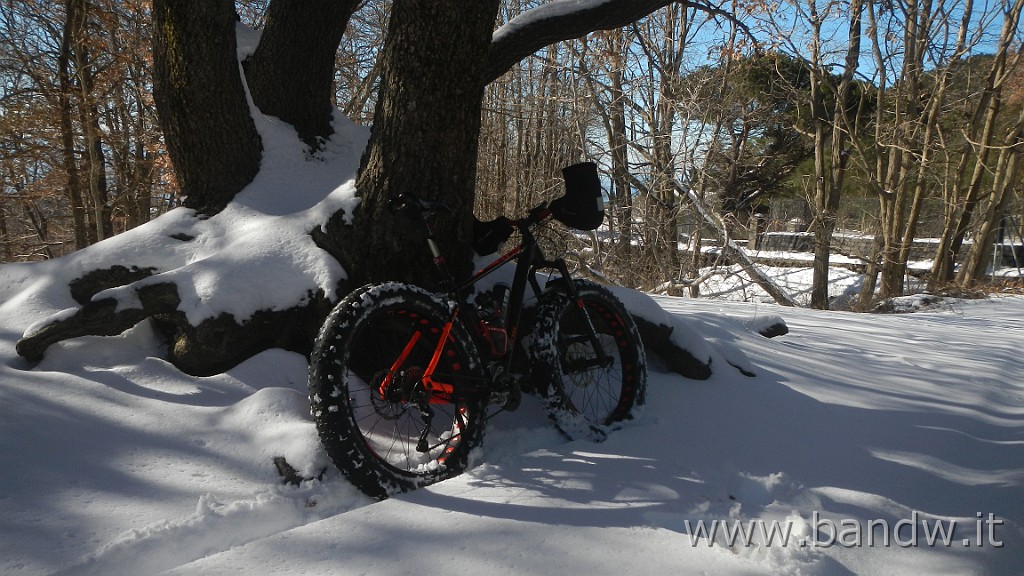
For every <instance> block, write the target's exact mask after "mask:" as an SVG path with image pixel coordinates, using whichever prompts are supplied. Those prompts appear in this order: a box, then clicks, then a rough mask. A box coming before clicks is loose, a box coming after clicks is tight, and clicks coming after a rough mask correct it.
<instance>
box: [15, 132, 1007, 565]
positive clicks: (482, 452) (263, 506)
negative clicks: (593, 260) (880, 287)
mask: <svg viewBox="0 0 1024 576" xmlns="http://www.w3.org/2000/svg"><path fill="white" fill-rule="evenodd" d="M257 121H258V126H259V129H260V131H261V133H262V134H263V138H264V146H265V154H266V157H265V159H264V164H263V167H262V171H261V173H260V175H259V177H258V178H257V179H256V181H255V182H253V184H252V185H250V187H249V188H247V189H246V190H245V191H244V192H243V193H242V194H241V195H240V196H239V197H238V198H237V200H236V201H235V202H234V203H232V204H231V205H230V206H229V207H228V208H227V209H226V210H225V211H224V212H222V213H221V214H218V215H216V216H214V217H211V218H207V219H202V218H199V217H197V216H196V214H194V213H193V212H192V211H190V210H185V209H178V210H174V211H172V212H170V213H169V214H166V215H164V216H162V217H161V218H159V219H157V220H155V221H153V222H151V223H149V224H147V225H145V226H143V227H140V228H137V229H134V230H131V231H129V232H126V233H125V234H122V235H120V236H117V237H115V238H113V239H110V240H108V241H106V242H103V243H101V244H99V245H97V246H94V247H92V248H89V249H87V250H83V251H80V252H77V253H75V254H72V255H70V256H68V257H65V258H62V259H60V260H57V261H52V262H42V263H34V264H7V265H3V266H0V511H2V514H0V574H4V575H16V576H28V575H37V574H75V575H81V574H104V575H110V574H133V575H146V574H159V573H164V574H188V575H193V574H211V575H212V574H239V573H242V574H268V575H271V574H279V575H293V574H295V575H297V574H304V575H305V574H408V573H421V572H422V570H423V569H424V567H425V566H443V567H444V571H445V573H450V574H474V575H476V574H494V575H496V576H501V575H505V574H508V575H513V574H515V575H517V576H518V575H524V574H555V573H563V574H567V573H572V574H576V573H586V574H620V573H630V574H659V575H660V574H694V573H706V574H717V575H740V574H742V575H750V574H807V575H826V576H827V575H839V574H851V573H853V574H881V573H884V574H894V575H910V574H994V575H995V574H1014V573H1020V566H1022V565H1024V497H1022V496H1024V491H1022V487H1024V377H1022V376H1024V371H1022V370H1021V356H1022V350H1024V298H1021V297H999V298H991V299H987V300H977V301H974V300H972V301H966V300H949V299H946V300H943V301H941V303H940V305H934V303H933V305H932V306H930V307H927V308H925V309H923V310H922V309H921V307H920V306H919V305H915V306H912V309H914V310H916V312H914V313H911V314H900V315H869V314H852V313H846V312H827V311H815V310H809V309H803V308H782V307H779V306H776V305H774V304H770V303H764V302H759V301H755V302H738V301H730V300H728V299H726V298H728V297H732V296H735V295H736V293H737V291H739V292H741V293H747V292H746V291H750V290H753V289H752V288H750V283H749V282H746V283H745V284H742V286H741V287H740V288H736V287H735V286H733V287H729V288H727V287H719V288H718V289H717V290H718V292H719V296H720V297H721V298H722V299H683V298H670V297H662V296H655V297H650V296H647V295H643V294H640V293H637V292H633V291H628V290H624V289H617V290H616V293H617V294H618V295H619V296H620V297H621V298H622V299H623V300H624V301H626V302H627V305H628V306H629V307H630V308H631V309H632V310H633V311H634V312H635V313H637V314H641V315H643V316H645V317H647V318H650V319H654V320H657V321H661V322H663V323H666V324H669V325H671V326H674V327H675V332H674V334H673V337H674V338H675V339H676V341H677V342H678V343H680V344H681V345H683V346H686V347H687V348H688V349H689V350H691V351H693V352H694V354H695V355H696V356H698V357H701V358H709V359H710V360H711V363H712V368H713V371H714V373H713V375H712V376H711V378H709V379H708V380H704V381H695V380H688V379H686V378H683V377H680V376H678V375H674V374H671V373H668V372H667V371H666V370H665V369H664V366H663V364H662V363H661V361H660V360H659V359H658V358H657V357H653V356H652V357H651V358H650V362H649V364H650V370H651V373H650V382H649V388H648V400H647V406H646V408H645V410H644V412H643V415H642V416H641V417H640V419H639V420H637V421H635V422H631V423H629V424H627V425H626V426H625V427H623V428H622V429H621V430H617V431H615V432H614V433H613V434H611V435H610V437H609V439H608V440H607V441H606V442H603V443H600V444H594V443H590V442H587V441H573V442H570V441H567V440H566V439H565V438H564V437H563V436H561V435H560V434H559V433H558V432H557V431H556V429H555V428H554V427H553V426H552V425H551V424H550V423H549V422H548V420H547V418H546V416H545V414H544V413H543V411H542V409H541V406H540V402H539V401H538V400H537V399H536V398H534V397H527V398H525V399H524V402H523V406H522V407H521V408H520V409H519V410H518V411H517V412H515V413H509V414H501V415H499V416H498V417H496V418H494V419H492V420H491V421H490V422H489V423H488V430H487V437H486V439H485V444H484V446H483V447H482V448H481V449H479V450H477V451H476V452H475V454H474V457H473V462H472V463H471V467H470V469H469V470H468V471H467V472H466V473H465V474H463V475H462V476H459V477H457V478H454V479H451V480H448V481H445V482H443V483H441V484H437V485H434V486H431V487H428V488H424V489H421V490H418V491H416V492H413V493H409V494H405V495H401V496H398V497H394V498H392V499H390V500H387V501H385V502H381V503H377V502H374V501H371V500H370V499H369V498H367V497H366V496H364V495H362V494H361V493H360V492H359V491H358V490H357V489H355V488H354V487H353V486H352V485H351V484H350V483H348V482H347V481H346V479H345V478H344V477H343V476H342V475H341V474H340V473H339V472H338V471H337V470H336V469H334V468H333V466H332V465H331V464H330V462H329V460H328V458H327V456H326V454H325V453H324V451H323V449H322V447H321V446H320V443H319V441H318V438H317V434H316V430H315V427H314V424H313V421H312V419H311V417H310V415H309V402H308V399H307V397H306V371H307V360H306V359H305V358H303V357H301V356H299V355H296V354H294V353H290V352H286V351H283V350H277V349H274V350H268V351H266V352H263V353H261V354H259V355H257V356H255V357H253V358H251V359H249V360H247V361H246V362H244V363H242V364H241V365H239V366H237V367H235V368H233V369H231V370H229V371H227V372H226V373H224V374H221V375H218V376H212V377H193V376H188V375H186V374H183V373H181V372H180V371H178V370H177V369H175V368H174V367H173V366H172V365H171V364H169V363H168V362H167V361H165V360H164V359H163V358H165V357H166V350H164V349H163V344H162V342H161V340H160V339H159V338H158V337H157V336H156V334H155V333H154V331H153V329H152V328H151V327H150V325H149V324H148V323H146V322H143V323H142V324H139V325H138V326H136V327H135V328H133V329H131V330H129V331H127V332H125V333H124V334H121V335H119V336H113V337H82V338H76V339H73V340H68V341H65V342H61V343H58V344H56V345H54V346H51V347H50V348H49V349H48V350H47V352H46V355H45V357H44V359H43V360H42V362H40V363H39V364H38V365H30V364H28V363H27V362H26V361H25V360H23V359H21V358H20V357H18V356H17V354H16V353H15V351H14V346H15V342H16V341H17V340H18V339H19V338H20V337H22V335H23V334H25V333H26V332H27V331H28V332H31V331H33V330H35V329H37V328H38V327H40V326H41V324H40V322H43V321H47V320H50V321H52V320H53V319H58V318H64V317H67V315H68V314H70V313H72V312H69V309H73V308H75V307H77V303H76V302H74V300H73V299H72V298H71V297H70V294H69V293H68V290H67V282H68V281H69V280H71V279H73V278H77V277H79V276H81V275H82V274H83V273H84V272H86V271H88V270H91V269H93V268H96V267H105V266H110V265H113V264H120V265H123V266H128V267H130V266H138V267H155V268H157V270H156V275H155V276H153V277H151V278H150V279H148V280H145V281H143V283H145V282H154V281H161V279H162V280H167V279H170V280H174V281H175V282H177V283H178V284H179V286H182V287H183V288H185V287H190V288H189V289H187V290H183V294H182V295H183V299H184V300H183V303H182V309H183V310H184V311H186V312H187V314H188V316H189V318H190V319H191V320H193V321H195V320H196V319H200V318H204V317H209V316H210V315H213V314H218V313H220V312H224V311H227V312H230V313H232V314H235V315H236V316H237V317H238V318H245V317H247V315H248V314H251V313H252V312H253V311H255V310H258V309H261V308H276V309H281V308H284V307H288V306H291V305H294V304H295V303H297V300H298V299H301V298H303V297H305V295H306V294H307V293H308V292H309V291H311V290H316V289H323V290H324V291H325V292H327V293H328V294H332V295H333V296H334V297H337V296H339V295H337V294H333V289H334V286H335V284H336V282H337V281H338V280H339V279H341V278H343V274H344V271H343V270H341V269H340V267H339V266H338V265H337V263H335V262H334V261H333V260H331V259H330V258H329V257H328V256H326V254H324V253H323V252H322V251H320V250H319V249H318V248H316V247H315V245H313V244H312V242H311V241H310V240H309V237H308V232H309V231H310V230H311V229H312V228H314V227H315V226H318V225H322V224H323V223H324V222H325V221H326V219H327V217H328V216H329V215H330V214H331V213H333V212H334V211H336V210H338V209H345V210H346V211H347V213H351V209H352V207H353V206H354V202H355V199H354V196H353V188H352V182H351V181H352V177H353V175H354V171H355V169H356V165H357V162H358V158H359V153H360V151H361V148H362V145H363V143H365V138H366V131H365V129H363V128H359V127H356V126H353V125H351V124H350V123H348V122H347V121H346V120H344V119H341V118H339V119H337V120H336V123H335V126H336V131H337V132H338V133H337V135H336V136H335V137H334V138H333V139H332V140H331V141H330V142H329V143H328V144H327V147H326V149H325V152H323V153H322V154H320V155H318V156H317V157H316V158H309V157H307V155H306V153H305V152H304V151H303V149H302V147H301V146H300V145H299V144H298V141H297V138H296V137H295V135H294V132H293V131H291V130H290V129H289V128H288V127H287V126H284V125H283V124H281V123H280V122H278V121H276V120H274V119H272V118H264V117H259V118H258V119H257ZM181 234H184V235H186V236H187V237H188V238H191V239H190V240H170V239H169V237H170V236H172V235H181ZM776 272H777V273H780V274H783V275H785V276H786V277H787V278H788V279H789V282H790V284H788V285H787V286H788V287H789V288H790V289H791V290H794V291H795V292H800V291H801V290H805V287H804V284H803V280H802V279H804V280H805V279H806V277H807V276H806V274H805V273H803V272H796V271H793V272H787V271H781V272H779V271H776ZM739 278H740V277H739V275H732V276H730V277H729V281H730V282H735V283H739ZM775 279H776V281H779V280H780V278H779V276H778V274H777V275H776V277H775ZM837 282H839V284H838V285H837V286H838V287H837V294H842V293H844V292H845V291H847V290H848V289H849V288H850V286H851V285H852V282H853V281H852V280H847V277H846V276H843V275H840V274H837ZM136 286H138V284H136ZM132 290H133V288H120V289H112V290H108V291H107V292H106V293H104V294H103V296H111V297H115V298H117V299H118V300H119V301H120V302H121V303H122V305H124V306H131V305H132V304H133V302H134V300H133V294H132ZM750 293H752V292H750ZM754 300H757V299H756V298H754ZM918 304H919V303H918ZM779 320H781V321H783V322H785V324H786V325H787V326H788V327H789V333H788V334H786V335H784V336H781V337H778V338H774V339H767V338H764V337H761V336H759V335H758V334H757V333H756V329H757V328H759V327H761V326H764V325H766V324H769V323H777V322H778V321H779ZM745 373H749V374H752V376H750V375H746V374H745ZM279 456H280V457H285V458H286V459H287V461H288V463H290V464H291V465H292V466H293V467H294V468H295V469H296V470H297V471H298V472H299V474H301V475H303V476H305V477H310V478H316V477H319V478H320V479H318V480H317V479H314V480H311V481H308V482H303V483H302V484H301V485H299V486H292V485H287V484H284V483H282V480H281V477H280V476H279V475H278V473H277V471H276V469H275V466H274V458H275V457H279ZM990 515H991V516H990ZM713 521H721V522H727V521H728V522H731V521H737V522H742V523H745V524H746V523H753V524H749V525H750V526H760V525H759V524H756V523H757V522H764V523H770V522H773V521H775V522H777V523H779V524H778V526H785V527H786V529H787V533H788V534H790V535H791V536H792V538H793V541H791V542H789V543H788V545H782V544H781V542H778V541H770V542H769V541H767V540H766V538H764V537H763V536H759V535H755V537H754V538H753V540H752V541H751V542H750V543H749V544H745V543H743V542H742V541H736V540H733V541H732V542H730V538H728V535H727V534H725V533H724V527H723V532H719V533H718V534H717V537H715V538H714V539H707V538H704V539H700V538H697V536H696V532H697V528H696V526H697V524H698V523H699V522H705V523H706V525H708V526H710V523H711V522H713ZM872 521H874V522H876V523H877V524H878V525H882V524H883V523H884V525H886V526H888V527H890V528H893V529H894V528H895V527H896V526H899V525H900V523H901V522H904V523H905V524H904V528H905V530H903V531H902V532H899V531H897V532H896V533H894V534H892V537H893V539H892V540H891V541H890V542H889V544H888V545H884V544H883V543H881V536H882V535H881V534H876V535H875V536H876V538H877V539H876V541H874V542H873V543H872V545H868V543H867V538H868V535H867V534H866V533H861V532H857V533H856V534H855V533H854V532H844V534H845V535H844V536H843V539H842V540H840V543H833V544H832V545H830V546H826V545H824V544H823V542H827V541H828V538H829V536H831V535H834V534H838V532H839V531H842V530H846V529H849V527H851V526H862V527H867V526H868V525H869V522H872ZM912 521H913V522H914V529H913V530H911V527H910V524H909V523H910V522H912ZM939 521H942V522H947V523H951V522H953V521H955V522H956V523H957V525H956V528H957V529H956V532H955V535H954V537H953V538H952V540H951V541H950V545H949V546H946V545H943V544H941V543H939V544H936V545H928V543H927V537H928V535H929V534H928V533H927V532H926V530H925V529H924V528H923V527H921V526H922V523H923V522H928V523H930V526H934V525H935V523H936V522H939ZM745 524H744V525H745ZM765 525H767V524H765ZM729 526H732V527H735V526H738V525H737V524H730V525H729ZM868 532H870V531H868ZM979 534H980V535H981V536H978V535H979ZM857 538H860V540H861V542H860V544H859V545H857V543H856V540H857ZM692 539H696V541H694V540H692ZM797 539H803V541H804V543H805V545H804V546H800V545H799V544H798V543H797ZM807 542H810V543H811V545H806V544H807ZM897 542H908V543H909V544H908V545H901V544H898V543H897ZM999 543H1001V544H1002V545H1001V546H999V545H998V544H999ZM978 544H982V546H979V545H978Z"/></svg>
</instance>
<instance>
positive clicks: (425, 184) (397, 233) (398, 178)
mask: <svg viewBox="0 0 1024 576" xmlns="http://www.w3.org/2000/svg"><path fill="white" fill-rule="evenodd" d="M497 9H498V0H486V1H481V2H469V3H467V2H463V1H461V0H396V2H395V3H394V5H393V7H392V12H391V21H390V23H389V26H388V34H387V39H386V40H385V44H384V52H383V53H382V54H381V58H382V59H383V61H382V69H383V75H382V77H381V88H380V95H379V97H378V101H377V110H376V112H375V114H374V123H373V131H372V132H371V136H370V143H369V146H368V148H367V150H366V153H365V155H364V156H363V161H362V168H361V170H360V175H359V178H358V182H357V187H358V189H359V195H360V197H361V198H362V202H361V203H360V205H359V207H358V208H357V210H356V217H355V221H354V226H353V227H349V226H347V225H346V224H345V223H344V222H343V219H342V217H341V216H336V217H335V218H334V219H332V222H331V225H330V226H329V227H328V232H329V234H330V236H331V239H330V240H329V243H330V245H331V246H330V248H332V252H334V250H335V249H337V250H339V251H340V252H341V254H340V257H341V259H342V261H343V262H344V264H345V265H346V267H347V269H348V272H349V277H350V279H352V280H354V281H355V282H357V283H358V282H364V281H380V280H386V279H396V280H404V281H412V282H417V283H420V284H425V285H428V286H436V281H437V277H436V275H435V274H434V271H433V269H432V268H433V266H432V258H431V256H430V253H429V252H428V251H427V247H426V245H425V243H424V241H423V237H422V235H421V234H418V232H419V231H420V228H421V227H420V226H419V225H418V224H416V223H410V222H404V221H402V220H399V219H398V218H401V216H396V215H394V214H392V213H391V212H390V211H389V210H388V201H389V200H390V199H392V198H394V197H395V196H397V195H398V194H401V193H406V192H408V193H413V194H416V195H418V196H420V197H423V198H427V199H432V200H439V201H443V202H444V203H445V204H447V205H448V207H449V208H450V209H451V211H450V213H449V214H447V215H445V216H444V217H443V218H439V219H438V221H437V222H436V225H437V227H438V232H439V234H438V237H439V238H438V239H439V242H440V244H441V250H442V252H443V253H444V254H445V255H446V256H447V257H448V258H449V265H451V266H452V267H453V272H454V273H455V274H456V275H457V276H458V275H460V274H465V273H468V272H469V268H470V264H471V255H472V253H471V249H470V241H471V238H470V234H471V230H472V221H473V192H474V186H475V181H476V153H477V142H478V136H479V132H480V107H481V102H482V100H483V94H484V85H485V83H484V69H485V66H486V63H487V47H488V45H489V43H490V39H491V33H492V32H491V31H492V29H493V27H494V21H495V18H496V16H497ZM321 240H323V238H321Z"/></svg>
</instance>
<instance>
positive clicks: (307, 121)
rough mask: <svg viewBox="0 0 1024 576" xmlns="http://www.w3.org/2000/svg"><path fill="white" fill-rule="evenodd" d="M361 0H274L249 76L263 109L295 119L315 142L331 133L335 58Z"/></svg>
mask: <svg viewBox="0 0 1024 576" xmlns="http://www.w3.org/2000/svg"><path fill="white" fill-rule="evenodd" d="M359 3H360V2H359V0H273V1H272V2H271V3H270V6H269V8H268V9H267V20H266V25H265V26H264V28H263V33H262V34H261V36H260V43H259V46H257V48H256V52H255V53H253V55H252V57H251V58H250V59H249V60H247V61H246V64H245V71H246V81H247V82H248V84H249V89H250V91H251V93H252V99H253V102H254V103H255V104H256V106H257V107H258V108H259V109H260V111H261V112H263V113H264V114H267V115H269V116H277V117H278V118H280V119H281V120H283V121H285V122H287V123H289V124H291V125H292V126H294V127H295V130H296V131H297V132H298V133H299V137H300V138H301V139H302V140H303V141H305V142H306V143H307V144H309V145H310V146H311V147H314V148H316V147H318V141H319V140H320V139H323V138H327V137H328V136H330V135H331V118H332V116H333V114H334V100H335V98H334V64H335V56H336V54H337V52H338V44H339V42H341V35H342V33H344V31H345V27H346V26H347V25H348V20H349V18H350V17H351V16H352V13H353V12H354V11H355V9H356V8H357V7H358V5H359Z"/></svg>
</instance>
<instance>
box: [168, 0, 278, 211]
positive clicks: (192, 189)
mask: <svg viewBox="0 0 1024 576" xmlns="http://www.w3.org/2000/svg"><path fill="white" fill-rule="evenodd" d="M153 24H154V34H153V64H154V78H153V99H154V100H155V102H156V108H157V113H158V115H159V117H160V125H161V126H162V127H163V129H164V139H165V140H166V143H167V152H168V153H169V154H170V157H171V160H172V161H173V162H174V168H175V172H176V173H177V176H178V182H179V184H180V185H181V190H182V193H183V194H184V195H185V200H184V202H183V204H184V205H185V206H187V207H189V208H194V209H196V210H197V211H199V212H202V213H206V214H215V213H217V212H219V211H220V210H222V209H223V208H224V207H225V206H226V205H227V204H228V202H230V201H231V199H232V198H234V196H235V194H237V193H238V192H239V191H240V190H241V189H242V188H244V187H245V186H246V185H247V184H249V182H251V181H252V179H253V178H254V177H255V176H256V173H257V172H258V171H259V166H260V157H261V154H262V146H261V143H260V137H259V134H258V133H257V132H256V125H255V123H254V122H253V119H252V116H251V114H250V112H249V107H248V104H247V103H246V99H245V92H244V90H243V87H242V77H241V74H240V72H239V67H238V59H237V53H236V42H235V12H234V2H233V1H232V0H154V2H153Z"/></svg>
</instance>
